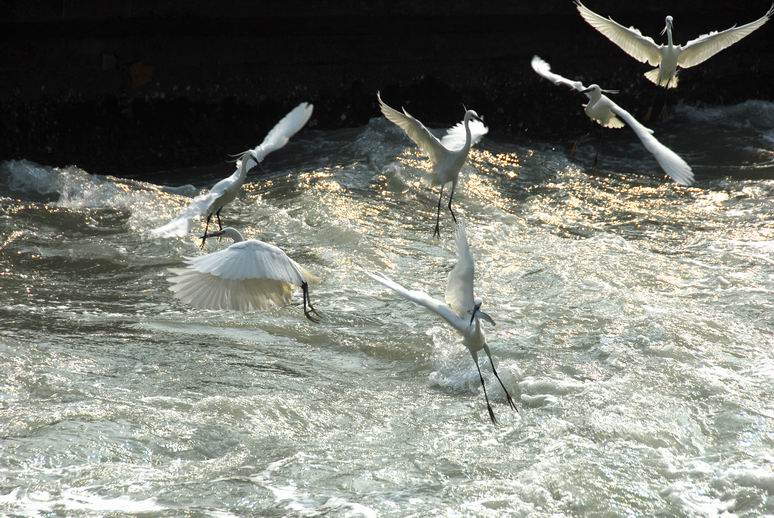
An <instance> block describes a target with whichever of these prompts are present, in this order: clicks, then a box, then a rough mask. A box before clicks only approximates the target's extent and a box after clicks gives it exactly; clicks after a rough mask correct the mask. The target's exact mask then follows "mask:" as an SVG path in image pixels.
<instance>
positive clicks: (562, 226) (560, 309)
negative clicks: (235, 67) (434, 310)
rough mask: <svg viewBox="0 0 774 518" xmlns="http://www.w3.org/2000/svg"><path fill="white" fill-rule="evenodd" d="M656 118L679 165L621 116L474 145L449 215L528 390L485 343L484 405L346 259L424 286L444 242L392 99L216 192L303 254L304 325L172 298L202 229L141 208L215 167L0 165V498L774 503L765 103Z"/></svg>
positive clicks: (203, 504) (176, 197) (171, 197)
mask: <svg viewBox="0 0 774 518" xmlns="http://www.w3.org/2000/svg"><path fill="white" fill-rule="evenodd" d="M579 116H582V115H579ZM656 129H657V135H658V136H659V138H661V140H662V141H663V142H664V143H665V144H667V145H669V146H671V147H672V148H673V149H675V150H676V151H677V152H678V153H680V154H682V155H683V156H684V157H685V158H686V160H687V161H688V162H689V163H690V164H691V165H693V167H694V171H695V172H696V174H697V178H698V183H697V185H696V186H695V187H693V188H681V187H678V186H676V185H674V184H672V183H669V182H667V181H665V180H664V177H663V174H661V173H660V171H659V170H658V167H657V165H656V163H655V161H653V160H652V158H651V157H650V155H649V154H648V153H647V152H645V151H644V150H643V149H642V148H641V147H640V146H639V143H638V141H636V139H635V138H634V136H633V134H631V132H629V130H627V129H624V130H621V131H620V132H619V133H611V132H608V133H606V136H607V138H608V139H607V140H606V141H605V142H604V143H603V147H602V155H601V156H602V158H601V162H600V166H599V167H598V168H597V169H596V170H592V168H591V167H590V163H591V160H592V157H593V149H592V147H591V145H590V144H588V143H586V144H581V145H580V146H579V147H578V150H577V152H576V154H575V155H574V156H571V154H570V145H569V143H564V142H563V143H558V142H557V143H546V142H528V141H523V142H520V141H518V139H513V141H512V142H506V141H503V140H498V139H496V138H490V139H488V140H485V141H484V143H483V146H482V147H480V148H479V149H477V150H476V151H474V152H473V154H472V164H471V165H472V167H471V168H469V169H468V170H467V171H466V172H465V173H464V179H463V183H462V184H461V185H462V188H461V189H460V192H459V195H458V196H457V198H456V207H457V213H458V214H460V215H464V217H465V218H466V220H467V222H468V229H469V230H468V237H469V241H470V243H471V248H472V251H473V255H474V257H475V260H476V268H477V269H476V289H477V292H478V294H479V295H480V296H481V297H482V298H483V299H484V300H485V307H486V310H487V312H488V313H490V314H491V315H492V316H493V317H494V319H495V320H496V321H497V326H496V327H494V328H491V329H488V330H487V333H488V337H489V343H490V346H491V348H492V351H493V353H494V355H495V358H496V360H497V361H498V371H499V373H500V374H501V377H502V378H503V380H504V381H505V383H506V384H507V385H509V387H511V390H512V392H513V393H514V395H515V396H516V397H517V400H518V402H519V407H520V413H518V414H517V413H515V412H513V411H510V410H509V409H508V407H507V405H505V400H504V394H503V393H502V391H500V390H499V388H498V387H497V386H496V383H495V382H494V378H493V376H492V374H491V369H490V368H489V366H488V365H486V366H485V367H484V365H485V362H482V369H483V371H484V375H485V377H486V379H487V382H488V386H490V387H491V389H490V390H491V392H490V394H492V396H493V400H494V401H493V406H494V410H495V412H496V414H497V416H498V418H499V420H500V425H499V426H496V427H495V426H492V425H491V424H490V422H489V420H488V416H487V412H486V406H485V404H484V400H483V394H482V392H481V388H480V383H479V381H478V374H477V372H476V368H475V366H474V365H473V362H472V361H471V358H470V355H469V354H468V352H467V351H466V350H465V348H464V347H463V346H462V345H461V343H460V341H459V339H458V337H457V335H456V334H454V333H453V332H452V330H451V329H450V328H448V327H447V326H445V325H443V323H442V322H440V321H439V320H437V319H436V318H434V317H433V316H432V315H431V314H429V313H426V312H424V311H422V310H420V309H418V308H416V307H414V306H413V305H411V304H410V303H408V302H405V301H402V300H400V299H398V298H397V297H396V296H395V295H394V294H393V293H391V292H388V291H386V290H385V289H383V288H382V287H380V286H379V285H376V284H375V283H374V282H372V281H371V280H370V279H369V278H368V277H367V276H366V275H364V274H363V273H362V269H367V270H374V271H384V272H385V273H387V274H388V275H390V276H391V277H393V278H395V279H396V280H398V281H400V282H403V283H404V284H406V285H408V286H411V287H416V288H420V289H424V290H427V291H428V292H429V293H431V294H432V295H435V296H438V297H442V294H443V290H444V288H445V283H446V275H447V274H448V272H449V270H450V269H451V267H452V265H453V264H454V260H455V259H454V248H453V240H452V239H451V236H452V232H453V227H452V223H451V220H450V218H449V216H448V214H443V220H442V239H440V240H438V239H432V231H433V223H434V216H435V213H434V208H435V203H436V200H437V198H436V195H435V194H432V193H430V192H429V191H428V190H427V189H426V188H425V187H423V186H422V185H421V184H420V182H419V178H420V175H421V174H422V169H424V168H426V165H425V163H424V160H423V159H422V158H421V156H420V155H419V154H418V153H417V152H416V150H415V148H414V147H413V146H412V145H410V143H409V141H408V140H407V139H406V138H405V137H404V136H403V135H402V134H401V133H400V132H399V130H398V129H397V128H395V127H393V126H391V125H390V124H389V123H387V122H386V121H384V120H380V119H378V120H377V119H375V120H373V121H372V122H371V123H370V124H369V125H367V126H366V127H363V128H359V129H353V130H346V131H339V132H314V131H307V132H305V133H302V134H301V135H299V137H298V138H296V139H294V141H293V142H292V143H291V144H290V145H289V146H287V148H285V149H284V150H282V151H280V152H277V153H276V154H274V155H272V156H271V157H269V159H267V160H266V162H265V164H264V172H263V173H261V174H260V175H257V176H253V177H252V179H251V181H250V182H249V183H248V184H247V185H246V186H245V189H244V193H243V195H242V197H241V198H240V199H239V200H238V201H237V202H235V203H234V204H233V205H231V206H229V207H228V208H227V209H225V210H224V211H223V216H224V221H225V222H226V223H227V224H229V225H232V226H234V227H237V228H239V229H240V230H242V231H243V233H244V234H246V235H247V236H248V237H257V238H260V239H262V240H265V241H268V242H271V243H274V244H276V245H279V246H281V247H282V248H284V249H285V250H286V251H287V253H288V254H289V255H290V256H292V257H294V258H295V259H296V260H297V261H298V262H299V263H301V264H303V265H304V266H306V267H307V268H308V269H310V270H312V271H313V272H315V273H317V274H318V275H319V276H320V278H321V282H320V283H319V284H318V285H316V286H313V287H312V297H313V300H315V301H316V305H317V307H318V309H319V310H321V313H322V314H323V322H322V323H321V324H319V325H314V324H312V323H310V322H309V321H307V320H305V319H304V318H303V315H302V312H301V309H300V307H299V306H298V305H296V306H289V307H286V308H282V309H279V310H276V311H273V312H268V313H250V314H240V313H231V312H208V311H200V310H194V309H190V308H188V307H185V306H183V305H182V304H180V303H178V302H177V301H176V300H175V299H173V298H172V297H171V293H170V292H169V291H168V289H167V286H168V284H167V282H166V280H165V279H166V275H167V268H169V267H174V266H177V265H179V264H180V261H181V258H182V257H184V256H190V255H196V254H199V253H201V252H200V251H199V250H198V248H197V245H198V239H197V237H196V236H195V235H191V236H189V237H187V238H179V239H170V240H162V239H154V238H151V237H149V236H148V234H147V231H148V230H149V229H151V228H153V227H155V226H158V225H160V224H162V223H164V222H165V221H167V220H168V219H170V218H172V217H173V216H174V215H176V214H177V212H179V211H180V210H181V209H182V208H183V207H184V206H185V205H186V203H187V202H188V201H189V200H190V196H192V195H194V194H196V193H197V192H198V191H199V189H202V188H206V187H208V186H209V185H211V184H212V183H214V181H215V180H217V179H218V178H220V177H225V176H227V175H228V174H230V173H231V167H230V166H228V165H224V166H223V167H222V171H220V172H218V174H217V176H212V177H210V178H201V177H196V179H195V186H187V187H186V186H173V187H163V186H159V185H153V184H150V183H143V182H137V181H129V180H120V179H117V178H112V177H106V176H99V175H98V174H90V173H99V171H89V172H86V171H83V170H80V169H78V168H77V167H69V168H64V169H55V168H51V167H47V166H45V165H38V164H33V163H31V162H24V161H22V162H13V163H10V162H6V163H4V164H3V165H2V172H1V173H0V293H2V305H0V514H5V513H10V514H25V515H36V514H39V515H46V516H48V515H79V514H81V515H100V514H106V513H107V514H110V513H121V512H133V513H150V514H162V515H168V516H178V515H180V514H183V513H188V514H189V515H192V516H197V515H217V516H231V515H250V514H262V515H276V516H280V515H309V516H311V515H320V514H330V515H335V516H373V515H382V514H383V515H395V516H399V515H407V514H417V515H421V516H425V515H446V514H452V515H490V516H500V515H502V514H506V513H508V514H513V515H525V516H527V515H528V516H548V515H552V514H555V513H559V514H565V515H581V514H588V513H609V514H611V515H652V514H661V515H678V514H696V515H712V514H718V513H723V512H729V513H735V514H744V513H750V514H761V513H774V347H773V346H774V339H773V338H772V335H773V330H774V230H773V228H774V225H773V223H774V222H773V218H772V213H773V212H772V211H773V210H774V151H772V150H774V104H771V103H763V102H748V103H745V104H742V105H738V106H733V107H726V108H703V109H697V108H691V107H678V110H677V112H676V115H675V117H674V118H673V119H672V120H671V121H670V122H668V123H666V124H664V125H660V126H657V127H656ZM223 246H226V243H225V242H221V243H218V242H216V241H214V240H212V241H210V242H209V244H208V249H209V250H210V251H212V250H215V249H218V248H220V247H223ZM297 300H299V301H300V298H297Z"/></svg>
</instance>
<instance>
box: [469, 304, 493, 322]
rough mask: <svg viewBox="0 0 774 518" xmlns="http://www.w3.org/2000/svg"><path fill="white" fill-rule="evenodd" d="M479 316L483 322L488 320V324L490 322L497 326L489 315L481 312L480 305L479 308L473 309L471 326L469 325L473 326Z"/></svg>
mask: <svg viewBox="0 0 774 518" xmlns="http://www.w3.org/2000/svg"><path fill="white" fill-rule="evenodd" d="M477 315H478V317H479V318H481V319H483V320H486V321H487V322H489V323H490V324H492V325H493V326H494V325H496V324H495V321H494V320H493V319H492V317H490V316H489V315H487V314H486V313H484V312H483V311H481V304H479V305H478V306H475V307H474V308H473V314H472V315H470V324H469V325H471V326H472V325H473V321H474V320H475V319H476V316H477Z"/></svg>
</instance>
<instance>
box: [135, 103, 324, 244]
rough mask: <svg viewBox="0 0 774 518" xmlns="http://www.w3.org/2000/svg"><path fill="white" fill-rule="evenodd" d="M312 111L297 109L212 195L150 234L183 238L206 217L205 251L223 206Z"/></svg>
mask: <svg viewBox="0 0 774 518" xmlns="http://www.w3.org/2000/svg"><path fill="white" fill-rule="evenodd" d="M313 108H314V107H313V106H312V105H311V104H309V103H301V104H299V105H298V106H296V107H295V108H294V109H293V110H291V111H290V112H289V113H288V114H287V115H285V116H284V117H283V118H282V119H281V120H280V121H279V122H278V123H277V124H276V125H275V126H274V128H272V130H271V131H270V132H269V133H268V134H267V135H266V138H264V139H263V142H261V143H260V144H259V145H258V146H256V147H255V148H253V149H248V150H247V151H245V152H243V153H241V157H240V159H239V160H237V168H236V171H234V173H233V174H232V175H231V176H229V177H228V178H224V179H223V180H221V181H219V182H218V183H216V184H215V185H214V186H213V187H212V189H210V190H209V192H207V193H205V194H202V195H200V196H197V197H196V198H194V200H193V201H192V202H191V203H190V205H188V207H186V208H185V210H183V212H181V213H180V215H178V216H177V217H176V218H175V219H173V220H172V221H170V222H169V223H166V224H165V225H162V226H160V227H158V228H154V229H153V230H151V232H150V233H151V235H152V236H155V237H182V236H184V235H186V234H187V233H188V232H190V231H191V225H192V223H193V221H194V220H195V219H197V218H199V217H201V216H206V217H207V222H206V224H205V226H204V234H203V236H202V243H201V247H202V248H204V242H205V240H206V239H207V235H208V234H207V231H208V230H209V228H210V220H211V219H212V216H215V217H216V219H217V220H218V228H219V229H220V230H222V229H223V225H222V223H221V221H220V212H221V211H222V210H223V207H225V206H226V205H228V204H229V203H231V202H232V201H233V200H234V199H235V198H236V197H237V195H238V194H239V192H240V191H241V189H242V185H243V184H244V183H245V180H246V179H247V174H248V173H249V172H250V171H252V170H253V169H254V168H255V167H256V166H257V165H258V164H260V163H261V162H263V159H264V158H266V156H267V155H268V154H269V153H271V152H272V151H276V150H278V149H280V148H281V147H284V146H285V144H287V143H288V141H289V140H290V137H292V136H293V135H295V134H296V133H298V132H299V131H300V130H301V128H303V127H304V126H305V125H306V123H307V122H308V121H309V118H310V117H311V116H312V111H313Z"/></svg>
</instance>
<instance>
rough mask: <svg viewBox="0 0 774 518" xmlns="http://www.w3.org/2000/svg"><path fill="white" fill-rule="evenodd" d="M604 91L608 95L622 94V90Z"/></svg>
mask: <svg viewBox="0 0 774 518" xmlns="http://www.w3.org/2000/svg"><path fill="white" fill-rule="evenodd" d="M602 91H603V92H605V93H606V94H618V93H621V91H620V90H605V89H602Z"/></svg>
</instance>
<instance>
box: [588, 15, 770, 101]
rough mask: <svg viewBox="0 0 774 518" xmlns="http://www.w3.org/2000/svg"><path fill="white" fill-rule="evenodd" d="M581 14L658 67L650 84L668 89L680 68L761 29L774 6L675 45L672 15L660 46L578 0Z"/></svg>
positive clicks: (633, 54) (632, 53)
mask: <svg viewBox="0 0 774 518" xmlns="http://www.w3.org/2000/svg"><path fill="white" fill-rule="evenodd" d="M575 4H576V7H577V8H578V12H580V14H581V16H582V17H583V19H584V20H586V22H588V24H589V25H591V26H592V27H594V28H595V29H596V30H598V31H599V32H601V33H602V34H604V35H605V36H607V38H608V39H609V40H610V41H612V42H613V43H615V44H616V45H618V46H619V47H621V49H622V50H623V51H624V52H626V53H627V54H629V55H630V56H631V57H633V58H634V59H636V60H637V61H640V62H641V63H645V62H646V61H647V62H648V63H649V64H651V65H653V66H656V65H657V66H658V68H655V69H653V70H651V71H649V72H646V73H645V77H647V78H648V80H649V81H652V82H653V83H655V84H657V85H658V86H662V87H664V88H676V87H677V67H681V68H689V67H693V66H696V65H698V64H699V63H703V62H704V61H706V60H708V59H709V58H711V57H712V56H714V55H715V54H717V53H718V52H720V51H721V50H723V49H725V48H728V47H730V46H731V45H733V44H734V43H736V42H737V41H739V40H741V39H742V38H744V37H745V36H747V35H748V34H750V33H752V32H753V31H755V30H756V29H758V28H760V27H762V26H763V24H765V23H766V22H767V21H769V18H771V17H772V16H774V4H772V6H771V7H770V8H769V10H768V11H766V14H764V15H763V16H762V17H761V18H758V19H757V20H755V21H754V22H750V23H748V24H746V25H742V26H740V27H737V26H736V25H735V26H733V27H731V28H730V29H726V30H725V31H721V32H717V31H712V32H710V33H708V34H703V35H702V36H699V37H698V38H696V39H695V40H691V41H689V42H688V43H686V44H685V45H684V46H683V45H677V46H675V45H674V43H673V42H672V28H673V27H674V21H673V19H672V17H671V16H667V17H666V26H665V27H664V30H662V31H661V34H662V35H663V34H664V33H665V32H666V34H667V44H666V45H657V44H656V42H655V41H653V38H650V37H648V36H643V35H642V33H641V32H640V31H639V30H637V29H635V28H634V27H629V28H628V29H627V28H626V27H624V26H623V25H621V24H619V23H618V22H615V21H613V19H612V18H605V17H604V16H601V15H599V14H597V13H595V12H594V11H592V10H591V9H589V8H588V7H586V6H585V5H583V4H582V3H581V2H580V0H575Z"/></svg>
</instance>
